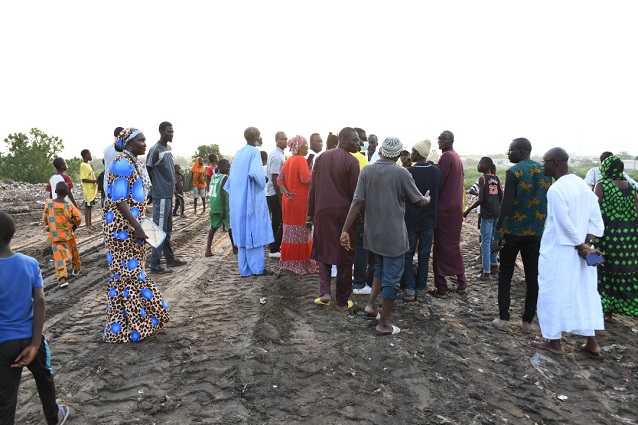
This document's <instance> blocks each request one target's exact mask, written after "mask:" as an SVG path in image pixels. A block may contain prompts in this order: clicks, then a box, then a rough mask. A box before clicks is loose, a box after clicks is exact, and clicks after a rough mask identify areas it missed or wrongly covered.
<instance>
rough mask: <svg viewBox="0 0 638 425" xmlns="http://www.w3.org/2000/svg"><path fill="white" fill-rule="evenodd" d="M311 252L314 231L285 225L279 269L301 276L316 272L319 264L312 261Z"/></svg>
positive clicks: (303, 227)
mask: <svg viewBox="0 0 638 425" xmlns="http://www.w3.org/2000/svg"><path fill="white" fill-rule="evenodd" d="M310 251H312V230H311V229H309V228H308V227H306V226H305V225H303V226H299V225H293V224H285V223H284V231H283V236H282V239H281V257H280V259H279V268H280V269H282V270H289V271H291V272H293V273H295V274H297V275H300V276H301V275H305V274H310V273H314V272H316V271H317V263H315V260H311V259H310Z"/></svg>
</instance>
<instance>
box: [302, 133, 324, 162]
mask: <svg viewBox="0 0 638 425" xmlns="http://www.w3.org/2000/svg"><path fill="white" fill-rule="evenodd" d="M322 149H323V140H322V139H321V136H320V135H319V133H312V134H311V135H310V149H309V150H308V153H307V154H306V160H307V161H308V169H309V170H310V171H312V167H314V165H315V161H316V160H317V158H318V157H319V155H321V151H322Z"/></svg>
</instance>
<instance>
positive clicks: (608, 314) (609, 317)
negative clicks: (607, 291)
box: [603, 311, 614, 322]
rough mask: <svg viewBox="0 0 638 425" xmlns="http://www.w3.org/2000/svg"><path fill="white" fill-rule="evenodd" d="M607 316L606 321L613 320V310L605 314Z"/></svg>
mask: <svg viewBox="0 0 638 425" xmlns="http://www.w3.org/2000/svg"><path fill="white" fill-rule="evenodd" d="M603 317H604V318H605V322H613V321H614V318H613V317H612V316H611V311H608V312H606V313H605V314H604V316H603Z"/></svg>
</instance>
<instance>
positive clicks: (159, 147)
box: [146, 121, 186, 273]
mask: <svg viewBox="0 0 638 425" xmlns="http://www.w3.org/2000/svg"><path fill="white" fill-rule="evenodd" d="M159 132H160V139H159V141H158V142H157V143H155V144H154V145H153V146H151V149H149V151H148V153H147V154H146V168H147V170H148V175H149V176H150V178H151V182H152V183H153V186H152V187H151V198H153V222H154V223H155V224H157V225H158V226H159V227H161V228H162V230H163V231H164V232H166V239H164V242H162V244H161V245H160V246H159V247H157V248H153V251H152V254H151V273H172V272H173V271H172V270H171V269H170V268H171V267H179V266H183V265H184V264H186V261H181V260H178V259H176V258H175V254H174V253H173V247H172V246H171V233H172V231H173V192H174V190H175V166H174V165H173V152H172V150H171V147H170V146H168V142H173V133H174V131H173V124H171V123H170V122H168V121H164V122H162V123H161V124H160V125H159ZM162 254H164V258H165V259H166V265H167V267H161V266H160V258H161V257H162Z"/></svg>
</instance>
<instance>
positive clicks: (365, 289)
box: [352, 285, 372, 295]
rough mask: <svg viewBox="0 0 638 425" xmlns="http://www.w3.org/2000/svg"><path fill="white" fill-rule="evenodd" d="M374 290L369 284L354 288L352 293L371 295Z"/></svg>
mask: <svg viewBox="0 0 638 425" xmlns="http://www.w3.org/2000/svg"><path fill="white" fill-rule="evenodd" d="M371 292H372V288H370V287H369V286H368V285H366V286H364V287H363V288H361V289H356V288H355V289H353V290H352V293H353V294H355V295H370V293H371Z"/></svg>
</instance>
